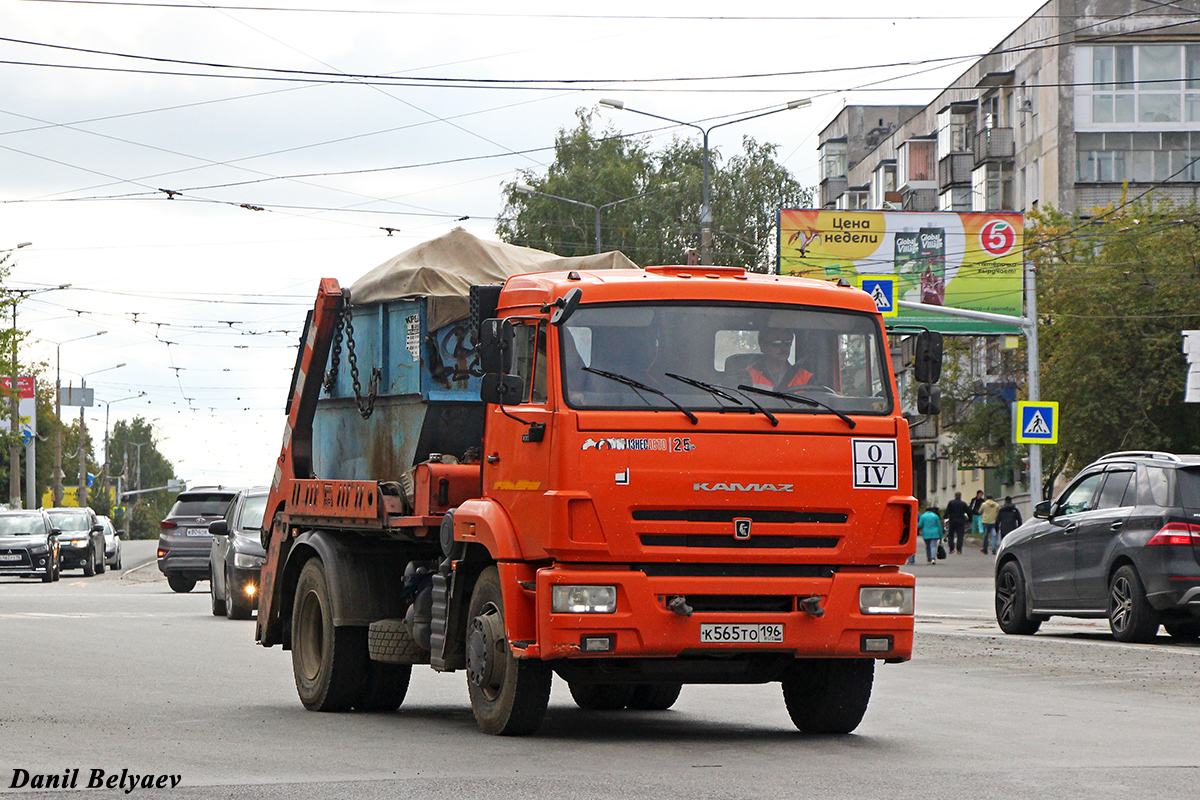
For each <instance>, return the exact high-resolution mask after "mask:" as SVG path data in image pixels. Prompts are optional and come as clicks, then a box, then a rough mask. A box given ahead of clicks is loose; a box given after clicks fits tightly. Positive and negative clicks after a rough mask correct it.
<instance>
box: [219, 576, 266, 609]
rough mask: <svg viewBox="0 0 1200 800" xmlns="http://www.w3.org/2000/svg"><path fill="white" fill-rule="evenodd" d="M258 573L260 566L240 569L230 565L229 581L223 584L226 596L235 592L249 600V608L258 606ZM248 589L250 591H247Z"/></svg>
mask: <svg viewBox="0 0 1200 800" xmlns="http://www.w3.org/2000/svg"><path fill="white" fill-rule="evenodd" d="M260 573H261V568H260V569H240V568H238V567H230V569H229V573H228V577H229V583H227V584H226V585H225V594H226V596H232V595H233V594H234V593H235V592H236V593H238V594H239V595H240V596H241V597H243V598H245V599H246V600H247V601H249V603H250V607H251V608H258V592H259V576H260ZM248 589H251V590H252V591H248Z"/></svg>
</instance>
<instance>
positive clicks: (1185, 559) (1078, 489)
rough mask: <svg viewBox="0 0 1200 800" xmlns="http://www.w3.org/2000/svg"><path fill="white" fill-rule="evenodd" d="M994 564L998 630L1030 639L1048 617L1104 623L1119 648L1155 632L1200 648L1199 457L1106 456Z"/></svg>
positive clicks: (1039, 511)
mask: <svg viewBox="0 0 1200 800" xmlns="http://www.w3.org/2000/svg"><path fill="white" fill-rule="evenodd" d="M1034 517H1035V519H1033V520H1030V521H1029V522H1027V523H1026V524H1024V525H1022V526H1021V527H1019V528H1017V529H1016V530H1015V531H1013V532H1012V533H1010V534H1008V535H1007V536H1005V537H1004V541H1003V542H1002V543H1001V545H1000V550H999V552H998V553H997V555H996V620H997V622H998V623H999V624H1000V629H1001V630H1003V631H1004V632H1005V633H1012V634H1031V633H1034V632H1036V631H1037V629H1038V627H1039V626H1040V625H1041V624H1042V622H1044V621H1045V620H1046V619H1048V618H1050V617H1052V616H1064V617H1084V618H1104V617H1107V618H1108V624H1109V627H1110V629H1111V630H1112V633H1113V636H1114V637H1116V639H1117V640H1119V641H1122V642H1148V641H1151V640H1153V639H1154V638H1155V636H1156V635H1157V633H1158V628H1159V625H1160V624H1161V625H1162V626H1163V627H1165V628H1166V630H1167V633H1168V634H1170V635H1171V636H1172V637H1174V638H1177V639H1196V638H1200V455H1175V454H1172V453H1158V452H1120V453H1110V454H1109V455H1106V456H1104V457H1103V458H1100V459H1099V460H1097V461H1095V462H1094V463H1092V464H1090V465H1088V466H1087V467H1086V468H1084V469H1083V471H1081V472H1080V473H1079V475H1077V476H1076V477H1075V479H1074V480H1073V481H1071V483H1070V485H1069V486H1068V487H1067V488H1066V490H1064V491H1063V493H1062V494H1061V495H1059V497H1058V499H1056V500H1054V501H1053V502H1050V501H1047V502H1044V503H1038V505H1037V506H1036V508H1035V509H1034Z"/></svg>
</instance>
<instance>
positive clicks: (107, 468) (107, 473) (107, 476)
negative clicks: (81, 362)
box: [96, 392, 146, 497]
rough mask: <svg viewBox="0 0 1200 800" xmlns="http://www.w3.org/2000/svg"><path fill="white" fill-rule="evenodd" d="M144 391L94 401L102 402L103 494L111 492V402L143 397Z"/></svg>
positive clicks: (119, 489)
mask: <svg viewBox="0 0 1200 800" xmlns="http://www.w3.org/2000/svg"><path fill="white" fill-rule="evenodd" d="M145 396H146V393H145V392H138V393H137V394H131V395H129V397H122V398H121V399H120V400H99V399H97V401H96V402H98V403H104V496H105V497H109V496H111V494H112V465H111V464H109V463H108V412H109V411H110V410H112V404H113V403H124V402H125V401H126V400H137V399H138V398H139V397H145ZM120 493H121V486H120V484H118V485H117V494H120Z"/></svg>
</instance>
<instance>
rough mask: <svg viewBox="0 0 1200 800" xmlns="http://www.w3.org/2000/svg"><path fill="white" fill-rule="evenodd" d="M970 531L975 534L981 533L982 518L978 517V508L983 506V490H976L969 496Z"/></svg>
mask: <svg viewBox="0 0 1200 800" xmlns="http://www.w3.org/2000/svg"><path fill="white" fill-rule="evenodd" d="M970 506H971V533H973V534H975V535H976V536H980V535H982V534H983V520H981V519H980V518H979V509H981V508H983V492H982V491H978V492H976V493H975V496H974V497H973V498H971V503H970Z"/></svg>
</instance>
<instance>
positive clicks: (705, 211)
mask: <svg viewBox="0 0 1200 800" xmlns="http://www.w3.org/2000/svg"><path fill="white" fill-rule="evenodd" d="M600 105H602V106H604V107H605V108H612V109H615V110H617V111H629V112H631V113H634V114H641V115H642V116H644V117H653V118H654V119H661V120H663V121H664V122H673V123H675V124H676V125H685V126H687V127H689V128H695V129H696V130H698V131H700V133H701V135H702V136H703V143H704V165H703V166H704V184H703V187H704V193H703V196H702V203H701V206H700V263H701V264H711V263H712V205H711V203H710V202H709V178H708V173H709V164H708V162H709V156H708V134H709V133H711V132H712V131H714V130H716V129H717V128H723V127H725V126H726V125H733V124H734V123H737V122H746V121H747V120H751V119H758V118H759V117H765V116H768V115H770V114H778V113H779V112H781V111H792V110H794V109H797V108H805V107H807V106H810V105H812V101H811V100H808V99H801V100H792V101H791V102H789V103H788V104H787V105H785V106H784V107H783V108H773V109H771V110H769V111H760V112H759V113H757V114H750V115H749V116H745V117H738V118H737V119H731V120H726V121H725V122H718V123H717V124H716V125H710V126H708V127H707V128H705V127H703V126H702V125H697V124H696V123H694V122H684V121H683V120H681V119H672V118H671V117H664V116H662V115H660V114H651V113H650V112H649V111H639V110H638V109H636V108H628V107H626V105H625V103H624V101H622V100H610V99H608V98H602V99H601V100H600Z"/></svg>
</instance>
